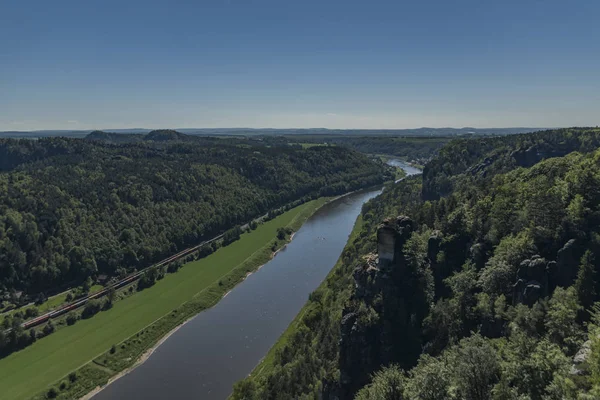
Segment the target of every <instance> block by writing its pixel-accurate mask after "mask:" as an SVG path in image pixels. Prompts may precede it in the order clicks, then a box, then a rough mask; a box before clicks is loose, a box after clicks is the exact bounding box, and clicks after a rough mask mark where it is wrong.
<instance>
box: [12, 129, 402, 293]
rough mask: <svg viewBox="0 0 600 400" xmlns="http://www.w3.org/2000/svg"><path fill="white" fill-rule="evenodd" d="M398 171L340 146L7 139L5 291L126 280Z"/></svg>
mask: <svg viewBox="0 0 600 400" xmlns="http://www.w3.org/2000/svg"><path fill="white" fill-rule="evenodd" d="M390 174H391V173H390V172H389V171H388V170H387V168H386V167H385V166H384V164H383V163H381V162H377V161H373V160H370V159H369V158H367V157H366V156H364V155H362V154H360V153H358V152H355V151H351V150H348V149H345V148H341V147H315V148H309V149H298V148H276V149H275V148H269V147H266V146H255V145H252V143H249V142H248V141H246V140H242V139H235V138H231V139H217V138H207V137H197V136H194V137H192V136H187V135H184V134H182V133H179V132H175V131H168V130H163V131H153V132H150V133H148V134H147V135H124V136H123V137H121V136H119V135H118V134H111V133H105V132H93V133H92V134H90V135H89V136H88V137H86V138H85V139H72V138H42V139H39V140H27V139H20V140H18V139H2V140H0V293H3V298H4V299H5V300H6V299H10V300H12V301H14V302H21V303H24V302H26V301H29V300H34V299H35V296H37V295H38V294H39V293H41V292H44V293H45V294H46V295H47V294H49V293H54V292H57V291H59V290H61V289H65V288H68V287H72V286H75V285H80V284H82V283H83V282H85V281H86V280H88V279H89V278H93V279H95V278H96V277H97V276H99V275H101V274H105V275H108V276H109V277H110V276H116V275H123V274H124V273H127V272H129V271H132V270H134V269H139V268H142V267H146V266H148V265H151V264H152V263H153V262H155V261H157V260H160V259H163V258H165V257H166V256H168V255H170V254H174V253H175V252H177V251H178V250H180V249H183V248H186V247H189V246H191V245H195V244H198V243H199V242H201V241H202V240H203V239H206V238H210V237H212V236H215V235H217V234H219V233H222V232H224V231H226V230H228V229H230V228H232V227H235V226H237V225H242V224H245V223H247V222H249V221H250V220H251V219H253V218H255V217H258V216H261V215H264V214H266V213H267V212H269V211H270V210H273V209H275V208H279V207H282V206H285V205H286V204H290V203H292V202H295V201H298V200H302V201H307V200H309V199H314V198H317V197H320V196H332V195H337V194H341V193H345V192H347V191H351V190H355V189H358V188H362V187H367V186H371V185H375V184H380V183H382V182H384V181H385V180H389V179H390V178H391V175H390ZM16 293H19V295H20V297H19V295H17V294H16Z"/></svg>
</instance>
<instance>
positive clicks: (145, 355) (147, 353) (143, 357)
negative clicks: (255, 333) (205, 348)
mask: <svg viewBox="0 0 600 400" xmlns="http://www.w3.org/2000/svg"><path fill="white" fill-rule="evenodd" d="M295 234H296V232H292V234H291V235H290V239H289V241H288V242H287V243H286V244H285V245H283V246H282V247H281V248H280V249H278V250H277V251H274V252H273V253H272V254H271V260H272V259H273V258H274V257H275V256H276V255H277V253H279V252H280V251H281V250H283V249H284V248H285V247H286V246H287V245H288V244H290V243H291V241H292V240H293V239H294V235H295ZM271 260H269V261H271ZM265 264H266V263H265ZM265 264H262V265H260V266H259V267H258V268H256V269H255V270H254V271H251V272H248V273H247V274H246V276H245V277H244V279H243V280H242V281H241V282H239V283H238V284H236V285H235V286H237V285H239V284H240V283H242V282H243V281H245V280H246V278H248V277H249V276H250V275H252V274H253V273H255V272H256V271H258V270H259V269H261V268H262V267H263V266H264V265H265ZM235 286H234V287H233V288H232V289H231V290H229V291H227V292H226V293H225V294H224V295H223V297H222V298H221V299H224V298H225V297H226V296H227V295H228V294H229V293H231V291H232V290H233V289H235ZM215 305H216V304H215ZM203 311H205V310H203ZM200 312H202V311H200ZM198 314H200V313H198ZM198 314H195V315H193V316H191V317H190V318H188V319H186V320H185V321H183V322H182V323H181V324H179V325H177V326H176V327H175V328H173V329H171V330H170V331H169V332H168V333H167V334H166V335H165V336H163V337H162V338H161V339H160V340H159V341H158V342H156V344H154V346H152V347H151V348H149V349H148V350H146V351H145V352H144V353H143V354H142V355H141V356H140V357H139V358H138V359H137V360H136V362H135V364H133V365H132V366H131V367H129V368H127V369H125V370H123V371H121V372H119V373H117V374H116V375H114V376H112V377H111V378H110V379H109V380H108V382H106V385H103V386H96V387H95V388H94V389H92V390H91V391H90V392H89V393H87V394H86V395H85V396H83V397H80V398H79V400H90V399H91V398H92V397H94V396H95V395H97V394H98V393H100V392H101V391H102V390H104V389H105V388H107V387H108V386H109V385H111V384H112V383H113V382H115V381H116V380H117V379H120V378H122V377H124V376H125V375H127V374H128V373H130V372H131V371H133V370H134V369H136V368H137V367H139V366H140V365H142V364H143V363H145V362H146V361H147V360H148V359H149V358H150V356H152V353H154V351H156V349H157V348H158V347H159V346H160V345H162V344H163V343H164V342H165V341H166V340H167V339H168V338H169V337H171V335H173V334H174V333H175V332H177V331H178V330H179V329H180V328H181V327H183V326H184V325H185V324H187V323H188V322H190V321H191V320H192V319H194V318H195V317H196V316H197V315H198Z"/></svg>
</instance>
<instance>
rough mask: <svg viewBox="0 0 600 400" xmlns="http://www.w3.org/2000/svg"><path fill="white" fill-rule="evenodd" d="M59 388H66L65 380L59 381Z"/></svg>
mask: <svg viewBox="0 0 600 400" xmlns="http://www.w3.org/2000/svg"><path fill="white" fill-rule="evenodd" d="M58 388H59V389H60V390H65V389H66V388H67V382H65V381H62V382H61V383H60V386H59V387H58Z"/></svg>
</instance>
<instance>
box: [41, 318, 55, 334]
mask: <svg viewBox="0 0 600 400" xmlns="http://www.w3.org/2000/svg"><path fill="white" fill-rule="evenodd" d="M43 332H44V335H46V336H48V335H49V334H51V333H52V332H54V324H53V323H52V320H49V321H48V323H47V324H46V326H44V331H43Z"/></svg>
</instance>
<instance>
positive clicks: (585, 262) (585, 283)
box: [575, 250, 596, 310]
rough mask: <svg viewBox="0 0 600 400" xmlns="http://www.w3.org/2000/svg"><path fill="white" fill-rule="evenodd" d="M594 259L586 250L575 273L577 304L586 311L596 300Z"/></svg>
mask: <svg viewBox="0 0 600 400" xmlns="http://www.w3.org/2000/svg"><path fill="white" fill-rule="evenodd" d="M594 261H595V257H594V254H593V253H592V252H591V251H590V250H586V252H585V253H584V254H583V257H581V263H580V264H579V271H578V272H577V280H576V281H575V290H576V291H577V298H578V299H579V304H581V306H582V307H583V308H584V309H585V310H588V309H589V308H590V307H591V306H592V304H593V303H594V299H595V298H596V279H595V278H596V268H595V262H594Z"/></svg>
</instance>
